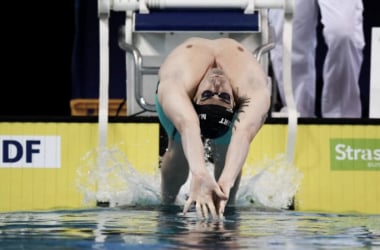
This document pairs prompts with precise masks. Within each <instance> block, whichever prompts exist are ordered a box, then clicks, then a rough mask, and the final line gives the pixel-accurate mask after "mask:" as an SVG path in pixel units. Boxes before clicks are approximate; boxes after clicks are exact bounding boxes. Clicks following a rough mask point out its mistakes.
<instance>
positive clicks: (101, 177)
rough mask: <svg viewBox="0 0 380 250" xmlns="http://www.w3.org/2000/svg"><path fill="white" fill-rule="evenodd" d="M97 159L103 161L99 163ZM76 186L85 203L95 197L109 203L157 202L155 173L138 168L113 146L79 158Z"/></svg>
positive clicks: (156, 178)
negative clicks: (140, 170)
mask: <svg viewBox="0 0 380 250" xmlns="http://www.w3.org/2000/svg"><path fill="white" fill-rule="evenodd" d="M99 158H103V159H104V160H102V161H98V159H99ZM98 162H102V163H103V165H102V166H101V167H99V166H98ZM157 169H158V168H157ZM100 184H101V185H100ZM77 187H78V190H79V191H80V192H81V193H82V194H83V196H84V204H85V205H88V204H91V203H93V202H96V201H99V200H101V201H108V202H109V203H110V206H111V207H114V206H120V205H154V204H159V203H160V176H159V173H158V172H157V173H155V174H153V175H152V174H151V175H147V174H143V173H141V172H139V171H138V170H136V169H135V168H134V167H133V166H132V164H131V163H130V162H129V161H128V159H127V158H126V156H125V155H124V153H123V152H122V151H121V150H120V149H119V148H118V147H117V146H114V147H112V148H107V149H96V150H93V151H90V152H88V153H87V154H86V155H85V156H84V157H83V158H82V159H81V164H80V165H79V167H78V169H77Z"/></svg>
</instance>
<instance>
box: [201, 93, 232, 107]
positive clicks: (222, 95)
mask: <svg viewBox="0 0 380 250" xmlns="http://www.w3.org/2000/svg"><path fill="white" fill-rule="evenodd" d="M214 95H217V96H218V97H219V99H220V100H222V101H223V102H225V103H228V104H231V95H230V94H228V93H226V92H222V93H217V92H212V91H211V90H205V91H204V92H203V93H202V95H201V101H205V100H207V99H210V98H211V97H213V96H214Z"/></svg>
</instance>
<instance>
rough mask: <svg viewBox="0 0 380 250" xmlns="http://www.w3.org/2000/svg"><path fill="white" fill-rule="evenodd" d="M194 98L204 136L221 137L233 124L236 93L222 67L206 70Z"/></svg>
mask: <svg viewBox="0 0 380 250" xmlns="http://www.w3.org/2000/svg"><path fill="white" fill-rule="evenodd" d="M193 100H194V108H195V110H196V112H197V114H198V117H199V122H200V128H201V133H202V135H203V137H205V138H210V139H214V138H217V137H220V136H222V135H223V134H225V133H226V132H227V131H228V130H229V128H230V126H232V119H233V116H234V113H235V112H234V106H235V101H234V95H233V91H232V86H231V83H230V81H229V79H228V78H227V76H226V75H225V74H224V72H223V70H222V69H220V68H217V67H215V68H210V69H209V70H208V71H207V72H206V74H205V76H204V77H203V79H202V80H201V82H200V83H199V86H198V88H197V91H196V94H195V96H194V99H193Z"/></svg>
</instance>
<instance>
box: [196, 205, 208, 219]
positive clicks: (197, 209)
mask: <svg viewBox="0 0 380 250" xmlns="http://www.w3.org/2000/svg"><path fill="white" fill-rule="evenodd" d="M202 207H203V206H202V205H201V204H200V203H199V202H196V204H195V210H196V211H197V216H198V218H203V211H202ZM206 209H207V208H206Z"/></svg>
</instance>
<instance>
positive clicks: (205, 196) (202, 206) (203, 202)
mask: <svg viewBox="0 0 380 250" xmlns="http://www.w3.org/2000/svg"><path fill="white" fill-rule="evenodd" d="M215 200H227V196H226V195H225V194H224V193H223V192H222V190H221V189H220V187H219V185H218V184H217V183H216V181H215V179H214V178H213V177H212V176H211V175H210V174H209V173H208V172H206V171H205V172H204V173H202V174H198V175H192V178H191V183H190V195H189V198H188V199H187V201H186V202H185V205H184V208H183V214H186V213H187V211H188V210H189V208H190V206H191V204H192V203H193V202H195V209H196V212H197V216H198V218H202V219H208V218H209V217H210V214H211V216H212V218H213V219H218V218H219V217H218V215H219V214H218V211H217V209H216V206H215V203H214V201H215Z"/></svg>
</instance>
